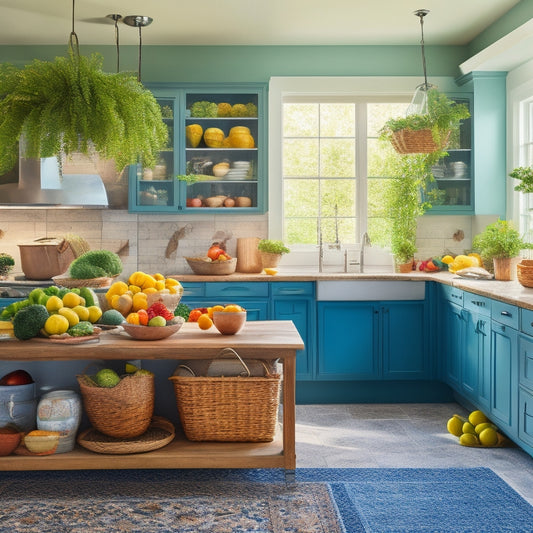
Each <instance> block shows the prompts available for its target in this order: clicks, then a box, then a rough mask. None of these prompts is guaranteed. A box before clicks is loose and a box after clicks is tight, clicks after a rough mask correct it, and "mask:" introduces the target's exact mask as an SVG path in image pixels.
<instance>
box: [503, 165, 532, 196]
mask: <svg viewBox="0 0 533 533" xmlns="http://www.w3.org/2000/svg"><path fill="white" fill-rule="evenodd" d="M509 176H510V177H511V178H513V179H515V180H519V181H520V183H519V184H518V185H515V187H514V190H515V191H518V192H523V193H526V194H527V193H530V192H533V168H531V167H517V168H515V169H513V171H512V172H511V173H510V174H509Z"/></svg>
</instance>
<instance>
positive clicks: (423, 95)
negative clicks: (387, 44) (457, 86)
mask: <svg viewBox="0 0 533 533" xmlns="http://www.w3.org/2000/svg"><path fill="white" fill-rule="evenodd" d="M428 13H429V9H418V10H416V11H415V12H414V15H416V16H417V17H418V18H419V19H420V33H421V39H420V48H421V51H422V69H423V71H424V83H422V84H420V85H419V86H418V87H417V88H416V90H415V94H414V95H413V99H412V100H411V103H410V104H409V107H408V108H407V115H414V114H417V115H425V114H426V113H427V111H428V102H427V92H428V91H429V90H430V89H432V88H434V85H431V84H430V83H428V76H427V69H426V54H425V50H424V44H425V43H424V17H425V16H426V15H427V14H428Z"/></svg>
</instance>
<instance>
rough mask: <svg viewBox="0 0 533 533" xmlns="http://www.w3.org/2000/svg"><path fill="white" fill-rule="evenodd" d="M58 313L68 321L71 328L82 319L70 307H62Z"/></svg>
mask: <svg viewBox="0 0 533 533" xmlns="http://www.w3.org/2000/svg"><path fill="white" fill-rule="evenodd" d="M57 312H58V314H60V315H61V316H64V317H65V318H66V319H67V320H68V323H69V326H70V327H72V326H75V325H76V324H77V323H78V322H79V321H80V317H79V316H78V315H77V314H76V312H75V311H74V310H73V309H71V308H70V307H62V308H61V309H59V310H58V311H57Z"/></svg>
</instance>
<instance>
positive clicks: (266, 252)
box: [257, 239, 290, 268]
mask: <svg viewBox="0 0 533 533" xmlns="http://www.w3.org/2000/svg"><path fill="white" fill-rule="evenodd" d="M257 249H258V250H259V252H260V254H261V263H262V264H263V268H275V267H277V266H278V265H279V262H280V260H281V256H282V255H283V254H288V253H289V252H290V250H289V249H288V248H287V247H286V246H285V245H284V244H283V242H282V241H276V240H271V239H261V240H260V241H259V242H258V243H257Z"/></svg>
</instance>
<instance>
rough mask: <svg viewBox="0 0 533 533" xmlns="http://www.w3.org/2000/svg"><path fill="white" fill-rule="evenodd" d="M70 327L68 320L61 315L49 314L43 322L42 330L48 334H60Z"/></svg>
mask: <svg viewBox="0 0 533 533" xmlns="http://www.w3.org/2000/svg"><path fill="white" fill-rule="evenodd" d="M69 327H70V324H69V322H68V320H67V319H66V318H65V317H64V316H63V315H59V314H57V315H51V316H49V317H48V318H47V319H46V322H45V323H44V331H46V333H48V335H61V334H62V333H65V332H66V331H67V329H68V328H69Z"/></svg>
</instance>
